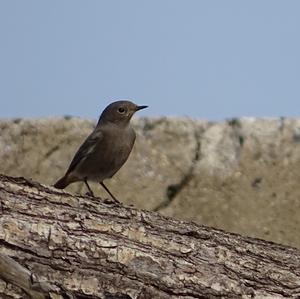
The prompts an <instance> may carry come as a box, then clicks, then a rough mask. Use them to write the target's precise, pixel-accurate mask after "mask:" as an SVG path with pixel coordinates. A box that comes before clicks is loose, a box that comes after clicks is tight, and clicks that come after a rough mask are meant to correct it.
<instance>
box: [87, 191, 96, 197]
mask: <svg viewBox="0 0 300 299" xmlns="http://www.w3.org/2000/svg"><path fill="white" fill-rule="evenodd" d="M85 195H86V196H91V197H95V195H94V193H93V192H92V191H88V192H86V193H85Z"/></svg>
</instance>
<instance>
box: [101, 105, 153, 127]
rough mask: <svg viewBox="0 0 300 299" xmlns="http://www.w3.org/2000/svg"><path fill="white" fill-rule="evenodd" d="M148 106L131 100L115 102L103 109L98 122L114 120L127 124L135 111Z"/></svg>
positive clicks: (113, 121) (117, 122) (114, 121)
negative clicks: (139, 104)
mask: <svg viewBox="0 0 300 299" xmlns="http://www.w3.org/2000/svg"><path fill="white" fill-rule="evenodd" d="M147 107H148V106H138V105H136V104H134V103H132V102H130V101H117V102H113V103H111V104H109V105H108V106H107V107H106V108H105V109H104V110H103V112H102V114H101V116H100V119H99V122H98V124H99V123H107V122H112V123H116V124H124V125H127V124H128V123H129V121H130V119H131V117H132V116H133V114H134V113H135V112H137V111H139V110H141V109H145V108H147Z"/></svg>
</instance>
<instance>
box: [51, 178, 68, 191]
mask: <svg viewBox="0 0 300 299" xmlns="http://www.w3.org/2000/svg"><path fill="white" fill-rule="evenodd" d="M68 185H69V180H68V177H67V176H66V175H65V176H63V177H62V178H61V179H59V180H58V181H57V182H56V183H55V184H54V187H55V188H57V189H64V188H66V187H67V186H68Z"/></svg>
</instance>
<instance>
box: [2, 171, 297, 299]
mask: <svg viewBox="0 0 300 299" xmlns="http://www.w3.org/2000/svg"><path fill="white" fill-rule="evenodd" d="M141 200H147V194H145V195H144V198H141ZM183 212H184V211H183ZM0 298H55V299H58V298H105V299H113V298H116V299H117V298H118V299H121V298H124V299H125V298H127V299H130V298H139V299H147V298H300V251H299V250H297V249H294V248H291V247H287V246H281V245H278V244H274V243H271V242H266V241H263V240H259V239H253V238H247V237H243V236H240V235H237V234H232V233H228V232H224V231H220V230H216V229H213V228H208V227H203V226H200V225H197V224H194V223H188V222H183V221H178V220H174V219H171V218H166V217H163V216H161V215H159V214H158V213H155V212H148V211H143V210H137V209H135V208H134V207H127V206H123V205H122V204H116V203H114V202H112V201H110V200H102V199H100V198H92V197H88V196H79V195H72V194H70V193H67V192H64V191H60V190H56V189H54V188H52V187H50V186H44V185H41V184H39V183H37V182H33V181H31V180H27V179H24V178H13V177H8V176H4V175H1V176H0Z"/></svg>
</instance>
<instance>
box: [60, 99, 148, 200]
mask: <svg viewBox="0 0 300 299" xmlns="http://www.w3.org/2000/svg"><path fill="white" fill-rule="evenodd" d="M147 107H148V106H137V105H136V104H134V103H132V102H129V101H117V102H114V103H111V104H110V105H108V106H107V107H106V108H105V109H104V110H103V112H102V114H101V115H100V118H99V121H98V123H97V126H96V128H95V129H94V131H93V132H92V133H91V134H90V135H89V136H88V137H87V139H86V140H85V141H84V142H83V144H82V145H81V146H80V148H79V149H78V151H77V153H76V154H75V156H74V158H73V160H72V162H71V164H70V166H69V168H68V170H67V172H66V174H65V175H64V176H63V177H62V178H61V179H59V180H58V181H57V182H56V183H55V184H54V187H56V188H58V189H64V188H65V187H67V186H68V185H69V184H71V183H74V182H78V181H83V182H84V183H85V185H86V187H87V188H88V190H89V193H90V195H92V196H93V192H92V190H91V188H90V186H89V184H88V181H94V182H99V183H100V184H101V185H102V186H103V188H104V189H105V190H106V191H107V192H108V193H109V195H110V196H111V197H112V198H113V199H114V200H116V201H117V199H116V198H115V197H114V196H113V195H112V193H111V192H110V191H109V190H108V188H107V187H106V186H105V185H104V183H103V180H105V179H108V178H111V177H112V176H113V175H114V174H115V173H116V172H117V171H118V170H119V169H120V168H121V167H122V165H123V164H124V163H125V162H126V160H127V158H128V156H129V154H130V152H131V150H132V147H133V144H134V141H135V132H134V130H133V128H132V127H131V126H130V119H131V117H132V115H133V114H134V113H135V112H136V111H138V110H141V109H144V108H147Z"/></svg>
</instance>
